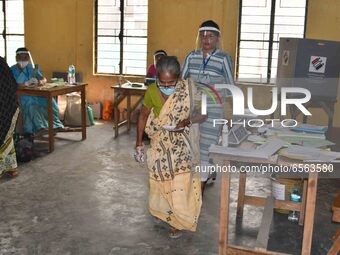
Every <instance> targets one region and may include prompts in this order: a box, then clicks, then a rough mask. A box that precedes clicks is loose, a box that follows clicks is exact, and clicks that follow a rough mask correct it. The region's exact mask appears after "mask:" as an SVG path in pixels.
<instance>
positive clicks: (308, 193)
mask: <svg viewBox="0 0 340 255" xmlns="http://www.w3.org/2000/svg"><path fill="white" fill-rule="evenodd" d="M279 141H280V139H278V137H277V136H275V137H274V138H270V139H267V141H266V142H265V143H264V144H265V145H266V146H265V147H264V148H265V149H262V151H261V146H260V147H258V146H257V145H256V144H255V143H252V142H249V141H244V142H243V143H241V144H240V145H239V146H238V147H232V148H229V147H222V146H219V145H211V147H210V149H209V155H210V158H211V159H213V161H214V164H217V163H218V164H221V165H223V166H230V165H232V164H233V163H237V164H239V165H240V164H241V165H265V164H271V165H279V166H289V167H292V166H299V165H298V164H302V165H300V166H301V167H302V166H303V167H310V166H311V164H314V165H315V164H316V163H317V162H328V163H329V162H332V160H336V159H337V158H340V153H337V152H329V151H326V150H322V149H318V148H307V147H303V146H298V145H294V146H291V147H288V148H286V149H281V150H280V151H279V152H277V151H278V150H279V149H280V148H281V147H284V146H286V142H284V141H281V142H279ZM262 148H263V146H262ZM259 149H260V153H259ZM281 151H284V153H282V152H281ZM297 151H299V152H300V154H303V151H305V154H307V155H308V154H311V155H312V157H314V159H315V161H309V160H310V158H304V157H301V158H299V157H296V155H297V154H298V153H297ZM293 154H295V155H294V156H295V158H294V157H290V156H291V155H293ZM299 156H305V155H299ZM304 159H305V160H306V161H305V162H304ZM304 169H305V168H304ZM302 176H304V181H303V190H302V201H301V202H292V201H285V200H277V199H274V198H273V197H272V196H268V197H267V198H265V197H259V196H251V195H247V194H246V172H240V174H239V190H238V200H237V217H238V218H239V219H240V218H241V219H242V217H243V208H244V205H245V204H247V205H252V206H264V207H265V209H264V215H263V218H262V223H261V226H260V229H259V232H258V238H257V241H256V247H255V249H246V248H244V247H237V246H233V245H230V244H228V219H229V200H230V198H229V195H230V179H231V172H230V171H224V172H223V173H222V181H221V190H220V230H219V254H229V253H231V254H234V253H233V252H235V251H238V252H240V251H242V252H246V253H245V254H256V251H262V252H264V253H265V254H267V252H268V251H267V244H268V239H269V227H270V224H271V220H272V215H273V214H272V211H273V209H274V208H277V209H286V210H290V211H298V212H300V218H299V224H300V225H304V230H303V241H302V249H301V250H302V254H310V252H311V244H312V234H313V226H314V213H315V203H316V193H317V183H318V176H319V174H318V172H317V171H313V172H312V171H309V172H307V173H305V174H304V175H302ZM285 177H287V175H285ZM294 177H296V175H294ZM290 178H291V177H290ZM268 254H270V252H268Z"/></svg>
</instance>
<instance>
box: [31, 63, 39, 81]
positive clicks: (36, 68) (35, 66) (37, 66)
mask: <svg viewBox="0 0 340 255" xmlns="http://www.w3.org/2000/svg"><path fill="white" fill-rule="evenodd" d="M38 71H39V65H38V64H35V65H34V69H33V75H32V77H33V78H37V79H38Z"/></svg>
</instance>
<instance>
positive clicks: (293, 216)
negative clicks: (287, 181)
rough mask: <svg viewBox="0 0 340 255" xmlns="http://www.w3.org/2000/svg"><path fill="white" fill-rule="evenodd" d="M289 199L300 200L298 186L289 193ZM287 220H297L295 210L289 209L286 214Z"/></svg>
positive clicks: (297, 216)
mask: <svg viewBox="0 0 340 255" xmlns="http://www.w3.org/2000/svg"><path fill="white" fill-rule="evenodd" d="M290 201H292V202H300V201H301V195H300V192H299V189H298V187H296V186H295V187H294V190H293V192H292V193H291V194H290ZM288 220H289V221H292V222H297V221H298V220H299V214H298V212H297V211H291V212H290V213H289V214H288Z"/></svg>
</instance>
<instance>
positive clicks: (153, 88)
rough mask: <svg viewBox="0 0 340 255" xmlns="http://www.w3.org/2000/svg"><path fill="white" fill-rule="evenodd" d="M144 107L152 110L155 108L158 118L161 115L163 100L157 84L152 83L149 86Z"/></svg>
mask: <svg viewBox="0 0 340 255" xmlns="http://www.w3.org/2000/svg"><path fill="white" fill-rule="evenodd" d="M143 105H144V106H145V107H146V108H148V109H150V110H151V109H152V108H153V112H154V114H155V115H156V117H158V116H159V114H160V113H161V110H162V107H163V102H162V99H161V92H160V91H159V89H158V87H157V85H156V83H152V84H150V85H149V86H148V88H147V90H146V92H145V95H144V101H143Z"/></svg>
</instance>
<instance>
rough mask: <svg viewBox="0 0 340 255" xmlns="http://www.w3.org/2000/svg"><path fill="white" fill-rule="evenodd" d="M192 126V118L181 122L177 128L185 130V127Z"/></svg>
mask: <svg viewBox="0 0 340 255" xmlns="http://www.w3.org/2000/svg"><path fill="white" fill-rule="evenodd" d="M190 126H191V121H190V118H187V119H185V120H182V121H180V122H179V123H178V124H177V126H176V129H183V128H185V127H190Z"/></svg>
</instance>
